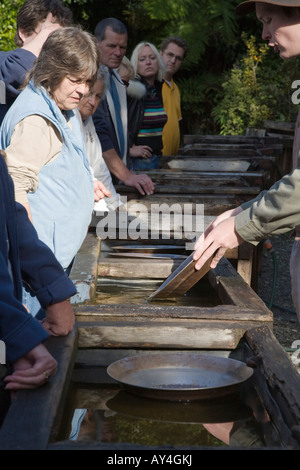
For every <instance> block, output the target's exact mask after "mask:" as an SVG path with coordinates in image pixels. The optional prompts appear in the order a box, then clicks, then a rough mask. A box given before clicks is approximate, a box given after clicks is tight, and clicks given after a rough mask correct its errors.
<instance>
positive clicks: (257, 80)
mask: <svg viewBox="0 0 300 470" xmlns="http://www.w3.org/2000/svg"><path fill="white" fill-rule="evenodd" d="M242 39H243V41H244V43H245V45H246V47H247V54H246V55H245V56H244V57H243V58H242V59H241V60H240V61H239V63H237V64H236V65H235V66H234V67H233V69H232V70H231V71H230V72H229V73H227V74H226V75H225V80H224V83H223V84H222V92H220V93H219V95H218V101H217V104H216V106H215V107H214V109H213V116H214V118H215V120H216V122H217V123H218V125H219V126H220V133H221V134H223V135H226V134H229V135H234V134H236V135H241V134H244V133H245V131H246V129H247V128H248V127H253V128H259V127H263V122H264V121H265V120H268V119H270V120H277V121H278V120H279V121H294V120H295V116H296V114H297V112H298V109H297V107H296V106H295V105H293V104H292V100H291V95H292V89H291V85H292V82H293V81H294V80H295V79H297V70H299V62H300V59H299V58H296V59H289V60H285V61H283V60H281V59H278V57H275V54H274V53H273V50H271V49H270V48H269V46H267V44H257V43H256V39H255V37H254V36H250V38H247V36H246V34H245V33H243V34H242ZM299 78H300V77H299Z"/></svg>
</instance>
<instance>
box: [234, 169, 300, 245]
mask: <svg viewBox="0 0 300 470" xmlns="http://www.w3.org/2000/svg"><path fill="white" fill-rule="evenodd" d="M241 207H242V208H243V211H242V212H241V213H240V214H238V215H237V216H236V217H235V228H236V231H237V232H238V234H239V235H240V236H241V237H242V238H243V239H244V240H245V241H247V242H249V243H252V244H253V245H257V244H258V243H259V242H260V241H261V240H263V239H265V238H268V237H270V236H272V235H279V234H282V233H285V232H288V231H290V230H293V229H294V228H295V227H296V225H299V224H300V168H299V167H298V168H296V169H295V170H294V171H292V172H291V173H290V174H288V175H286V176H284V177H283V178H282V179H281V180H279V181H277V182H276V183H275V184H274V185H273V186H272V187H271V188H270V189H269V190H268V191H262V192H261V193H260V194H259V195H258V196H257V197H256V198H255V199H252V200H251V201H249V202H247V203H245V204H242V206H241Z"/></svg>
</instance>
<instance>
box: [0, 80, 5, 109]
mask: <svg viewBox="0 0 300 470" xmlns="http://www.w3.org/2000/svg"><path fill="white" fill-rule="evenodd" d="M0 104H6V88H5V83H4V82H3V80H0Z"/></svg>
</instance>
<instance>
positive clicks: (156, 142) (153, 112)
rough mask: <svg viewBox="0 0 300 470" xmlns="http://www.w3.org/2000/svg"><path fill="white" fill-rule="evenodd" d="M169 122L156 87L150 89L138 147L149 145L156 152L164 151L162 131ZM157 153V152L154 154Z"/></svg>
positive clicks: (138, 137)
mask: <svg viewBox="0 0 300 470" xmlns="http://www.w3.org/2000/svg"><path fill="white" fill-rule="evenodd" d="M167 120H168V116H167V114H166V112H165V110H164V108H163V104H162V101H161V98H160V96H159V94H158V93H157V89H156V87H155V86H154V87H149V88H148V90H147V96H146V98H145V110H144V117H143V121H142V125H141V128H140V130H139V133H138V136H137V143H136V144H137V145H149V146H150V147H151V148H152V149H153V150H154V151H159V152H161V150H162V131H163V127H164V125H165V124H166V122H167ZM154 153H155V152H154Z"/></svg>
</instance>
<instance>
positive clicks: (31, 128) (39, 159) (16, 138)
mask: <svg viewBox="0 0 300 470" xmlns="http://www.w3.org/2000/svg"><path fill="white" fill-rule="evenodd" d="M61 147H62V140H61V136H60V134H59V132H58V130H57V128H56V127H54V126H53V125H52V123H51V122H50V121H48V120H47V119H45V118H43V117H42V116H38V115H32V116H28V117H26V118H25V119H23V120H22V121H20V122H19V123H18V124H17V125H16V127H15V129H14V132H13V135H12V138H11V142H10V145H9V146H8V147H7V148H6V149H5V152H6V155H7V167H8V171H9V173H10V175H11V177H12V179H13V181H14V185H15V199H16V201H17V202H20V203H21V204H24V203H27V202H28V198H27V193H28V192H34V191H35V190H36V189H37V187H38V184H39V177H38V175H39V172H40V171H41V169H42V168H43V166H44V165H46V164H47V163H49V162H50V161H52V160H53V159H54V158H56V157H57V155H58V154H59V153H60V151H61Z"/></svg>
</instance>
